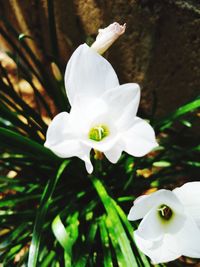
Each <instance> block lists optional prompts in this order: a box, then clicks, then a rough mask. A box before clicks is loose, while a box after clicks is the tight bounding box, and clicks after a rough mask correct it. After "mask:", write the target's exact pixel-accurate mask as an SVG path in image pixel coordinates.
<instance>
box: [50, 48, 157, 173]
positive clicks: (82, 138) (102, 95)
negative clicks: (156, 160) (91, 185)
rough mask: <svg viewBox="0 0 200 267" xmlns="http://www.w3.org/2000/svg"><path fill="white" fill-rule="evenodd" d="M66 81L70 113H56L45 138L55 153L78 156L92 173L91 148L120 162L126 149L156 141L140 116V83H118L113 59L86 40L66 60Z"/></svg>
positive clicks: (141, 149)
mask: <svg viewBox="0 0 200 267" xmlns="http://www.w3.org/2000/svg"><path fill="white" fill-rule="evenodd" d="M65 87H66V92H67V96H68V99H69V102H70V105H71V110H70V113H67V112H62V113H60V114H58V115H57V116H56V117H55V118H54V119H53V121H52V122H51V124H50V125H49V128H48V130H47V136H46V142H45V146H46V147H48V148H50V149H51V150H52V151H53V152H54V153H55V154H56V155H58V156H60V157H63V158H69V157H73V156H76V157H79V158H80V159H82V160H84V161H85V164H86V169H87V171H88V172H89V173H91V172H92V171H93V167H92V164H91V162H90V150H91V149H92V148H93V149H95V150H98V151H100V152H103V153H104V154H105V156H106V157H107V158H108V160H110V161H111V162H112V163H116V162H117V161H118V159H119V158H120V155H121V153H122V151H126V152H127V153H129V154H130V155H133V156H136V157H141V156H144V155H145V154H146V153H148V152H149V151H151V150H152V149H153V148H154V147H156V146H157V143H156V140H155V134H154V130H153V129H152V127H151V126H150V125H149V124H148V123H147V122H146V121H144V120H142V119H140V118H139V117H136V112H137V109H138V105H139V99H140V89H139V86H138V84H135V83H128V84H124V85H119V81H118V78H117V76H116V74H115V71H114V70H113V68H112V66H111V65H110V63H109V62H108V61H107V60H106V59H105V58H103V57H102V56H100V55H99V54H98V53H96V52H95V51H94V50H92V49H91V48H89V47H88V46H87V45H86V44H83V45H81V46H79V47H78V48H77V49H76V50H75V52H74V53H73V55H72V57H71V58H70V60H69V62H68V64H67V68H66V72H65Z"/></svg>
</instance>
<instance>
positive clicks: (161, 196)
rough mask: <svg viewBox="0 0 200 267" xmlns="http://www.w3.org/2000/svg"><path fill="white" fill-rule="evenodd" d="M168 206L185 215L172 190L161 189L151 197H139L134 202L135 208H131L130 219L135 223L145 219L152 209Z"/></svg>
mask: <svg viewBox="0 0 200 267" xmlns="http://www.w3.org/2000/svg"><path fill="white" fill-rule="evenodd" d="M163 204H165V205H168V206H169V207H171V208H172V209H174V210H175V211H178V212H179V213H183V207H182V205H181V203H180V201H179V199H178V198H177V197H176V196H175V195H174V193H173V192H171V191H170V190H165V189H161V190H158V191H157V192H154V193H152V194H150V195H144V196H140V197H138V198H137V199H136V200H135V201H134V206H133V207H132V208H131V210H130V212H129V215H128V219H129V220H130V221H135V220H139V219H141V218H143V217H144V216H145V215H146V214H147V213H148V212H149V211H150V210H151V209H153V208H154V207H156V208H157V207H159V206H160V205H163Z"/></svg>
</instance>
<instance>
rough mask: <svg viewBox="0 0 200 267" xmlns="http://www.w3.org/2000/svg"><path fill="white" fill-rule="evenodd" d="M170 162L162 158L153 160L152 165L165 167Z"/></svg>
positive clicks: (168, 165)
mask: <svg viewBox="0 0 200 267" xmlns="http://www.w3.org/2000/svg"><path fill="white" fill-rule="evenodd" d="M171 165H172V164H171V162H169V161H165V160H162V161H155V162H154V163H153V166H154V167H160V168H166V167H170V166H171Z"/></svg>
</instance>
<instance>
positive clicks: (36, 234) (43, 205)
mask: <svg viewBox="0 0 200 267" xmlns="http://www.w3.org/2000/svg"><path fill="white" fill-rule="evenodd" d="M68 164H69V161H68V160H65V161H63V162H62V164H61V165H60V167H59V169H58V172H57V175H56V176H55V177H54V178H52V179H50V180H49V181H48V183H47V185H46V187H45V189H44V192H43V194H42V198H41V202H40V206H39V209H38V212H37V216H36V220H35V225H34V229H33V237H32V241H31V246H30V250H29V258H28V267H36V266H37V261H38V254H39V245H40V239H41V234H42V229H43V224H44V222H45V217H46V213H47V211H48V207H49V204H50V202H51V197H52V195H53V192H54V190H55V187H56V184H57V182H58V180H59V178H60V176H61V175H62V173H63V171H64V170H65V168H66V167H67V165H68Z"/></svg>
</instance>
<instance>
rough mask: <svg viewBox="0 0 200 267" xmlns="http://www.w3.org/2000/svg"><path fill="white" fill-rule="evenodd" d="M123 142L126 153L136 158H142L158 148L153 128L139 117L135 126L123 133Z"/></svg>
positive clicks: (135, 121)
mask: <svg viewBox="0 0 200 267" xmlns="http://www.w3.org/2000/svg"><path fill="white" fill-rule="evenodd" d="M123 141H124V142H125V151H126V152H127V153H128V154H130V155H132V156H134V157H142V156H144V155H146V154H147V153H149V152H150V151H151V150H152V149H153V148H155V147H157V146H158V144H157V142H156V139H155V132H154V130H153V128H152V127H151V126H150V125H149V124H148V123H147V122H146V121H145V120H142V119H140V118H138V117H136V118H135V120H134V123H133V126H132V127H131V128H130V129H129V130H127V131H126V132H124V133H123Z"/></svg>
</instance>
